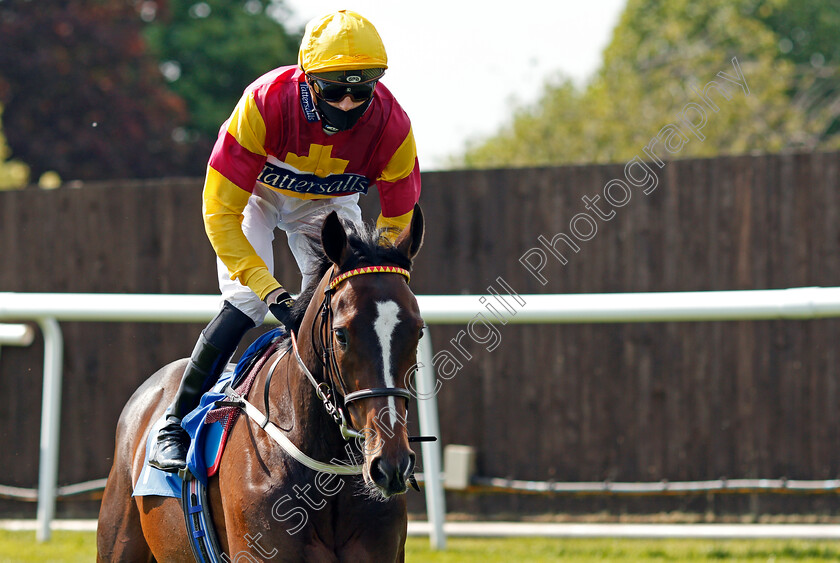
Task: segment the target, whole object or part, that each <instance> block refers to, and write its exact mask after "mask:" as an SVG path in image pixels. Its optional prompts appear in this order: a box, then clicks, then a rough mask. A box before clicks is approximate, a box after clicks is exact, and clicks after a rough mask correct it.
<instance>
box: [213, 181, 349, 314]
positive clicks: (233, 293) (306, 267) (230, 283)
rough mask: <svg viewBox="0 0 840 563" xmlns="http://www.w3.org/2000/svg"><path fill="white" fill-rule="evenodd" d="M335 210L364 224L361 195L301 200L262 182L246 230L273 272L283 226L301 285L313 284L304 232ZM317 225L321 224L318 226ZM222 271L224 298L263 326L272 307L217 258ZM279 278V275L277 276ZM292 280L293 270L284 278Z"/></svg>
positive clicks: (250, 206) (247, 211) (246, 218)
mask: <svg viewBox="0 0 840 563" xmlns="http://www.w3.org/2000/svg"><path fill="white" fill-rule="evenodd" d="M333 210H334V211H335V212H336V213H338V216H339V217H341V218H342V219H344V220H347V221H351V222H354V223H357V224H361V223H362V212H361V210H360V209H359V194H353V195H349V196H341V197H334V198H329V199H299V198H295V197H289V196H285V195H282V194H279V193H277V192H275V191H273V190H270V189H268V188H266V187H264V186H262V185H260V184H258V185H257V186H256V187H255V188H254V193H253V194H252V195H251V198H250V199H249V200H248V204H247V205H246V206H245V211H244V212H243V215H244V219H243V221H242V232H243V233H245V237H246V238H247V239H248V242H250V243H251V246H253V247H254V250H255V251H256V252H257V255H258V256H259V257H260V258H262V259H263V261H264V262H265V265H266V266H267V267H268V270H269V272H271V273H272V275H273V274H274V250H273V244H272V243H273V242H274V229H275V228H280V229H282V230H283V231H285V233H286V237H287V238H288V241H289V248H290V249H291V251H292V254H293V255H294V257H295V260H296V261H297V265H298V268H299V270H300V272H301V274H302V276H303V279H302V282H301V286H300V287H301V288H304V287H306V286H307V284H308V283H309V281H310V279H311V278H312V276H313V275H314V274H315V272H313V271H312V270H313V269H314V266H315V264H314V261H313V260H312V257H311V256H310V255H309V253H308V252H307V251H306V246H307V243H306V237H305V236H303V234H301V231H302V230H303V229H304V228H305V227H307V226H312V225H313V221H314V220H315V219H316V217H317V218H321V217H323V215H324V214H326V213H329V212H330V211H333ZM316 227H317V226H316ZM216 264H217V268H218V273H219V289H221V292H222V300H223V301H229V302H230V303H231V304H232V305H233V306H235V307H236V308H237V309H239V310H240V311H242V312H243V313H245V314H246V315H248V316H249V317H251V319H253V321H254V322H255V323H256V324H257V326H259V325H261V324H262V322H263V321H264V320H265V316H266V315H267V314H268V306H267V305H266V304H265V303H264V302H263V301H262V300H261V299H260V298H259V297H258V296H257V294H255V293H254V292H253V291H251V289H250V288H248V287H247V286H245V285H242V284H241V283H239V282H238V281H237V280H232V279H231V278H230V274H229V273H228V269H227V266H225V265H224V264H222V261H221V260H218V259H217V260H216ZM275 277H277V276H275ZM290 281H291V273H288V274H287V275H284V276H282V277H281V278H280V282H281V283H283V285H284V287H286V288H287V289H289V288H290V286H289V285H286V284H287V283H289V282H290Z"/></svg>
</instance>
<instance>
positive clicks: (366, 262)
mask: <svg viewBox="0 0 840 563" xmlns="http://www.w3.org/2000/svg"><path fill="white" fill-rule="evenodd" d="M325 217H326V214H325V215H323V216H322V217H319V218H317V219H316V220H314V221H313V222H312V223H310V227H309V228H307V229H306V230H305V231H304V232H303V233H302V234H303V236H304V237H305V240H306V246H305V251H306V252H307V253H309V255H310V257H312V258H313V260H312V264H313V267H312V270H311V271H310V272H305V273H306V274H308V275H310V277H311V281H310V283H309V285H308V287H305V288H302V290H301V292H300V295H299V296H298V299H297V301H296V302H295V307H294V309H293V310H292V314H293V315H294V316H295V317H296V319H295V320H296V321H297V322H298V323H299V322H300V321H301V320H302V319H303V316H304V314H306V309H307V308H308V307H309V303H310V302H311V301H312V298H313V296H314V294H315V290H316V289H317V287H318V283H319V282H320V281H321V278H323V277H324V274H326V273H327V270H329V269H330V267H331V266H332V262H331V261H330V259H329V258H327V256H326V254H324V248H323V245H322V244H321V225H322V224H323V219H324V218H325ZM341 224H342V225H344V230H345V231H346V233H347V242H348V244H349V246H350V250H351V252H350V253H349V256H348V257H347V259H346V260H345V261H344V263H343V264H341V272H345V271H349V270H352V269H354V268H358V267H360V266H378V265H381V264H388V265H394V266H398V267H400V268H405V269H406V270H411V259H410V258H408V257H407V256H406V255H405V254H403V253H402V252H400V251H399V250H397V248H396V247H395V246H393V245H391V244H381V243H380V233H379V230H378V229H376V228H375V227H373V226H368V225H357V224H355V223H351V222H348V221H345V220H342V221H341Z"/></svg>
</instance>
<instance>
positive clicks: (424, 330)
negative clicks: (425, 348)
mask: <svg viewBox="0 0 840 563" xmlns="http://www.w3.org/2000/svg"><path fill="white" fill-rule="evenodd" d="M424 334H426V325H423V326H421V327H420V336H419V338H418V340H419V339H420V338H423V335H424Z"/></svg>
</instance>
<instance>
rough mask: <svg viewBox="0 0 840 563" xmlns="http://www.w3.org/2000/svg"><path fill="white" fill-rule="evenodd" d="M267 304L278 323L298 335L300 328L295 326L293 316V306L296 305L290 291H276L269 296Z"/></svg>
mask: <svg viewBox="0 0 840 563" xmlns="http://www.w3.org/2000/svg"><path fill="white" fill-rule="evenodd" d="M265 302H266V303H267V304H268V310H269V311H271V314H272V315H274V317H275V318H276V319H277V320H278V321H280V322H281V323H283V326H285V327H286V330H290V331H294V332H295V333H297V331H298V329H299V328H300V327H299V326H297V325H296V324H295V322H294V316H293V315H292V306H293V305H294V304H295V300H294V299H292V296H291V295H289V292H288V291H286V290H285V289H283V288H280V289H276V290H274V291H272V292H271V293H269V294H268V297H266V298H265Z"/></svg>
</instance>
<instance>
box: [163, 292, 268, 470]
mask: <svg viewBox="0 0 840 563" xmlns="http://www.w3.org/2000/svg"><path fill="white" fill-rule="evenodd" d="M251 328H254V321H252V320H251V318H250V317H248V316H247V315H246V314H245V313H243V312H242V311H240V310H239V309H237V308H236V307H234V306H233V305H231V304H230V303H228V302H227V301H226V302H225V304H224V306H223V307H222V310H221V312H220V313H219V314H218V315H216V318H214V319H213V320H212V321H210V324H209V325H207V328H205V329H204V330H203V331H202V332H201V334H200V335H199V337H198V342H197V343H196V345H195V349H194V350H193V353H192V356H190V361H189V363H188V364H187V369H186V370H185V371H184V375H183V377H182V378H181V385H180V386H179V387H178V392H177V393H176V394H175V399H174V400H173V401H172V404H171V405H170V406H169V408H168V409H167V411H166V424H164V425H163V426H162V427H161V429H160V431H159V432H158V435H157V439H156V440H155V442H154V444H153V445H152V451H151V453H150V455H149V465H151V466H152V467H156V468H158V469H160V470H162V471H167V472H176V471H178V470H180V469H182V468H184V467H186V457H187V450H188V449H189V444H190V438H189V435H188V434H187V432H186V431H185V430H184V429H183V428H181V419H182V418H184V417H185V416H186V415H187V414H189V413H190V412H191V411H192V410H193V409H194V408H195V407H197V406H198V403H199V400H200V399H201V396H202V395H203V394H204V393H205V392H206V391H207V390H208V389H210V387H212V386H213V384H215V383H216V381H217V380H218V379H219V375H220V374H221V373H222V371H223V370H224V368H225V366H226V365H227V363H228V362H229V361H230V358H231V357H232V356H233V353H234V351H236V347H237V345H239V341H240V340H241V339H242V336H244V335H245V333H246V332H247V331H248V330H249V329H251Z"/></svg>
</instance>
